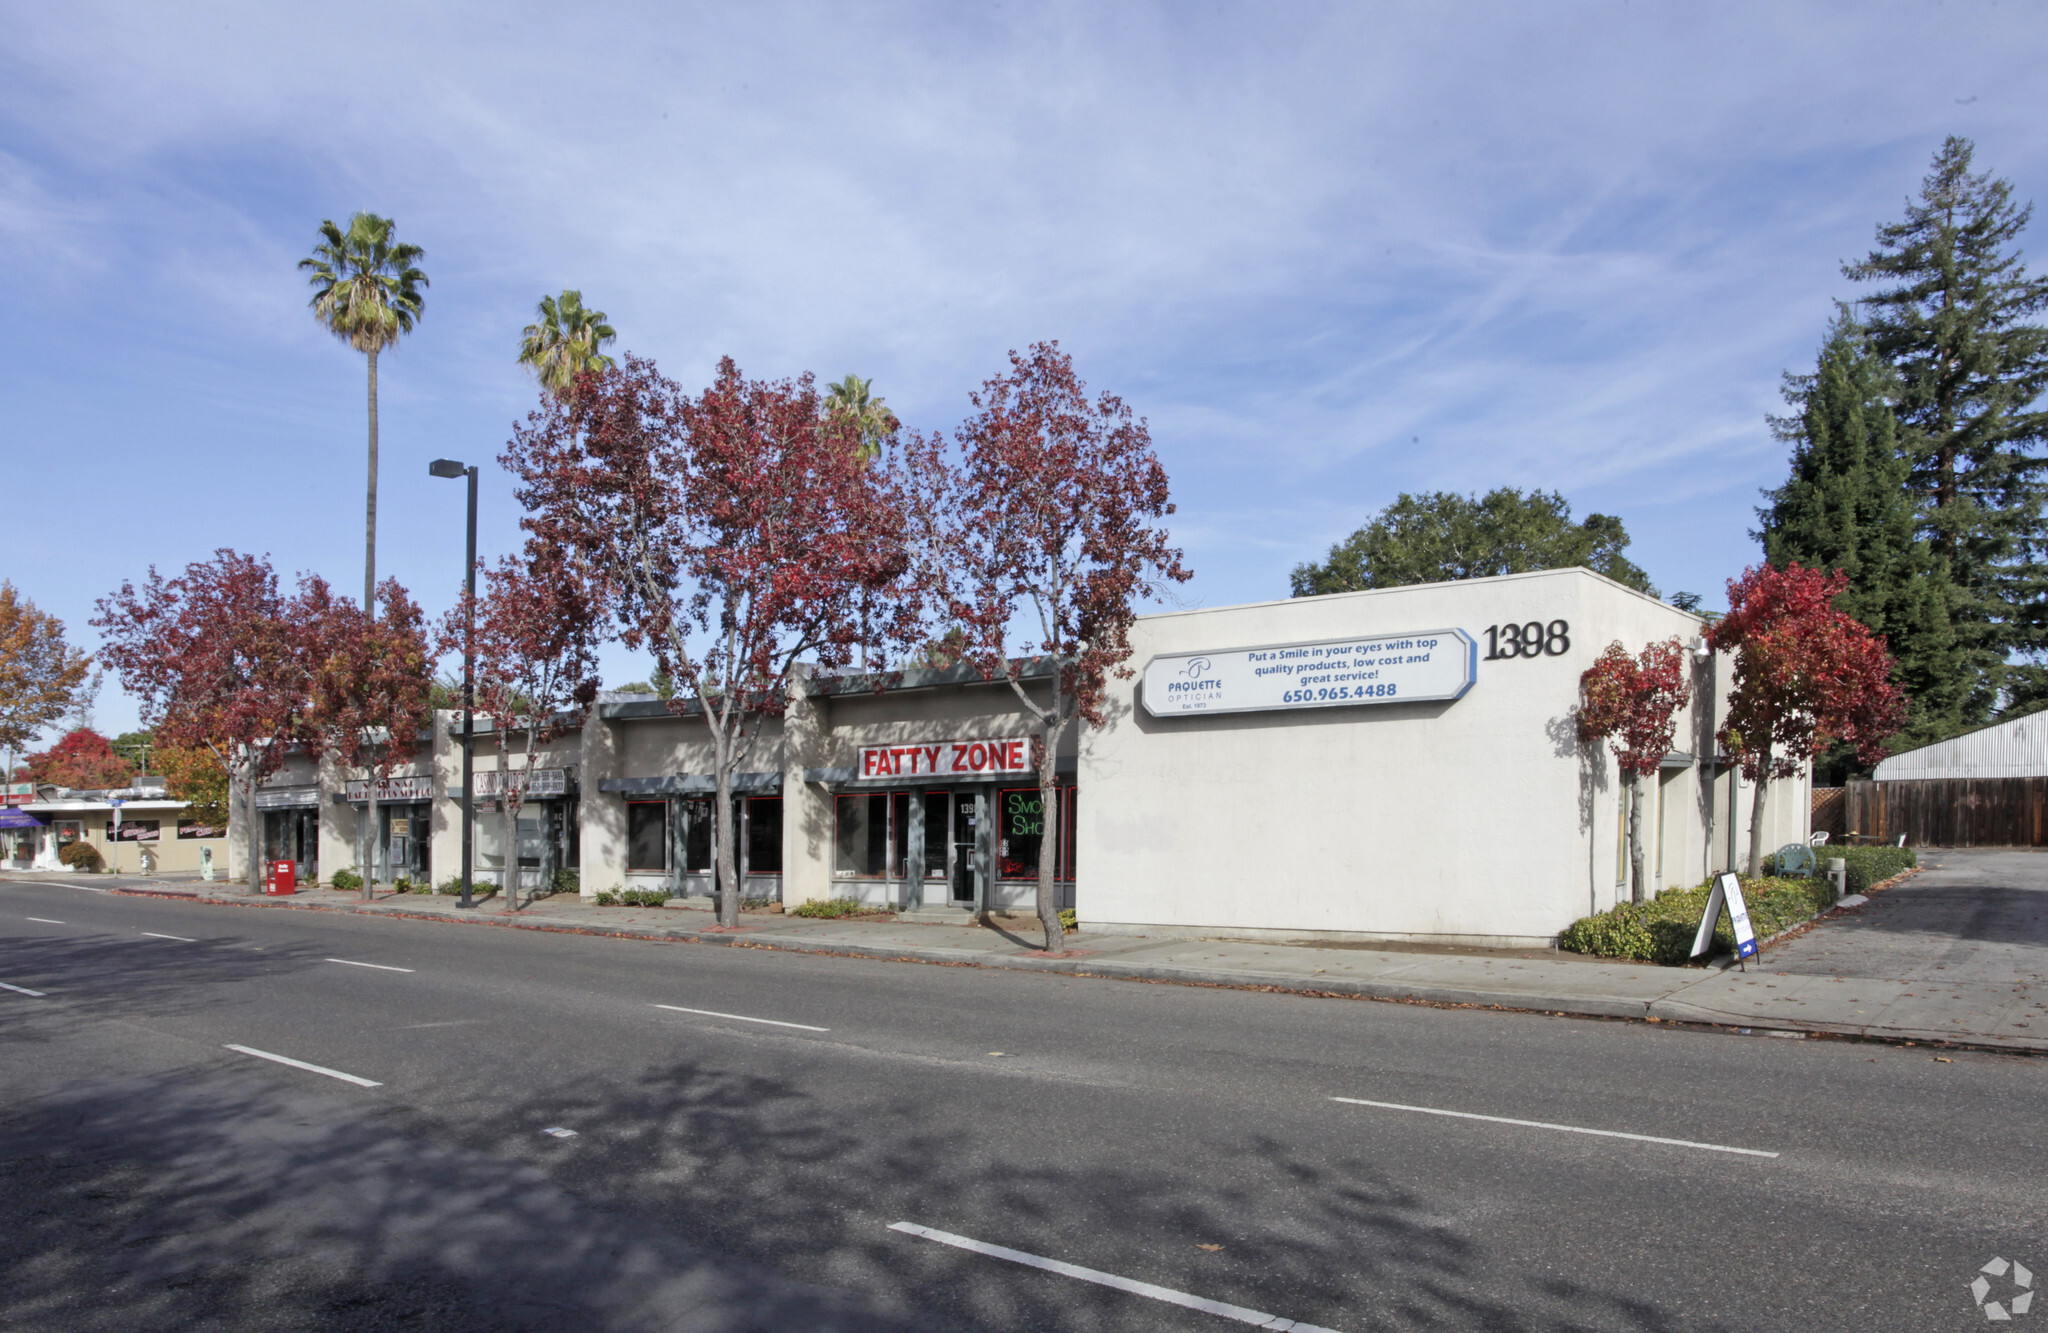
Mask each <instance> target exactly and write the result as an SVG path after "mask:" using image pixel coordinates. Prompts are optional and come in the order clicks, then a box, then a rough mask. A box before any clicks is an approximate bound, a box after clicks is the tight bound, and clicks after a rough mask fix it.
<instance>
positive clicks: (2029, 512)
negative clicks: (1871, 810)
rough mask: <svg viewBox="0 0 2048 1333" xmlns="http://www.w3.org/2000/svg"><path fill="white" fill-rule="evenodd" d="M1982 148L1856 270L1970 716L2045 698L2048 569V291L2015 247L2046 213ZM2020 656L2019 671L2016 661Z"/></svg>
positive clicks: (1960, 143)
mask: <svg viewBox="0 0 2048 1333" xmlns="http://www.w3.org/2000/svg"><path fill="white" fill-rule="evenodd" d="M1973 152H1974V145H1972V144H1971V142H1970V141H1969V140H1967V139H1961V138H1956V137H1953V136H1951V137H1950V138H1949V139H1948V141H1947V142H1946V143H1944V144H1943V145H1942V148H1941V151H1940V152H1938V153H1937V154H1935V157H1934V169H1933V170H1932V171H1931V172H1930V173H1929V174H1928V176H1927V177H1926V179H1925V180H1924V181H1923V182H1922V183H1921V187H1920V197H1919V198H1918V199H1917V200H1912V201H1909V202H1908V203H1907V205H1906V217H1905V220H1904V221H1903V222H1898V223H1893V224H1890V225H1887V226H1882V227H1879V228H1878V231H1877V245H1878V248H1877V249H1875V250H1873V251H1871V252H1870V255H1869V257H1868V258H1867V259H1865V260H1864V261H1863V262H1861V263H1858V264H1849V265H1846V266H1844V269H1843V272H1844V273H1845V274H1846V275H1847V276H1848V277H1850V278H1852V279H1854V280H1856V281H1858V282H1879V283H1888V284H1890V285H1889V286H1887V287H1885V288H1884V290H1882V291H1879V292H1877V293H1876V294H1874V295H1871V296H1867V297H1864V298H1863V299H1862V304H1863V306H1864V308H1865V310H1866V316H1865V319H1866V327H1867V333H1868V338H1869V342H1870V345H1871V347H1872V349H1873V350H1875V351H1876V353H1877V354H1878V355H1879V356H1881V357H1883V358H1884V359H1885V360H1886V361H1888V362H1889V363H1890V364H1891V366H1892V367H1893V369H1894V370H1895V372H1896V373H1897V375H1898V383H1899V387H1898V398H1897V414H1898V419H1899V422H1900V425H1901V426H1902V427H1903V430H1902V432H1901V436H1902V438H1901V446H1902V449H1903V451H1904V452H1905V454H1906V455H1907V457H1908V458H1909V459H1910V461H1911V464H1912V470H1911V485H1912V487H1913V489H1914V491H1915V493H1916V494H1917V495H1918V496H1919V497H1920V499H1921V502H1922V505H1923V523H1924V526H1925V531H1926V535H1927V537H1928V540H1929V544H1930V546H1931V548H1932V551H1933V554H1934V555H1935V556H1936V557H1937V558H1938V559H1940V560H1941V561H1942V562H1944V563H1945V564H1946V566H1947V569H1948V572H1949V575H1950V577H1951V579H1952V581H1953V584H1954V587H1953V592H1952V597H1951V604H1952V608H1953V612H1952V614H1953V621H1954V625H1955V635H1956V647H1957V653H1958V666H1959V669H1960V670H1961V671H1962V672H1963V674H1964V683H1965V689H1964V692H1963V699H1962V705H1961V710H1962V714H1961V715H1962V719H1963V721H1964V722H1965V723H1967V724H1970V725H1975V724H1978V723H1982V722H1984V721H1986V720H1988V719H1989V718H1990V717H1991V716H1992V714H1993V713H1994V712H1996V711H1999V710H2001V709H2012V708H2016V707H2018V708H2024V707H2028V706H2038V704H2039V701H2040V700H2042V699H2048V672H2044V670H2043V668H2042V667H2041V666H2039V665H2038V662H2039V660H2040V658H2041V657H2042V656H2043V654H2044V650H2048V615H2044V610H2043V601H2044V597H2048V577H2044V574H2048V571H2044V569H2043V567H2042V565H2041V564H2040V562H2039V560H2038V557H2039V555H2040V554H2041V552H2042V550H2043V547H2044V544H2048V532H2044V528H2043V519H2042V502H2043V499H2044V496H2048V487H2044V484H2043V473H2042V470H2043V468H2044V467H2048V457H2044V456H2043V452H2042V449H2043V445H2044V444H2048V412H2042V411H2039V410H2036V404H2037V400H2038V399H2039V398H2040V396H2041V393H2042V390H2043V389H2044V388H2048V328H2043V327H2042V326H2041V325H2040V324H2039V323H2036V322H2034V317H2035V316H2037V315H2039V314H2040V312H2041V311H2042V310H2044V309H2048V278H2035V277H2030V276H2029V275H2028V273H2027V271H2026V267H2025V265H2024V264H2022V263H2021V260H2020V253H2019V250H2018V248H2017V247H2016V245H2015V241H2016V240H2017V238H2018V236H2019V234H2020V232H2021V231H2023V230H2024V229H2025V228H2026V226H2027V223H2028V220H2029V219H2030V218H2031V216H2032V214H2033V208H2032V205H2017V204H2015V203H2013V201H2012V186H2011V184H2010V183H2009V182H2007V181H2003V180H1996V179H1994V178H1992V176H1991V175H1990V174H1989V173H1983V174H1975V175H1973V174H1972V173H1971V171H1970V162H1971V156H1972V154H1973ZM2016 659H2017V664H2016Z"/></svg>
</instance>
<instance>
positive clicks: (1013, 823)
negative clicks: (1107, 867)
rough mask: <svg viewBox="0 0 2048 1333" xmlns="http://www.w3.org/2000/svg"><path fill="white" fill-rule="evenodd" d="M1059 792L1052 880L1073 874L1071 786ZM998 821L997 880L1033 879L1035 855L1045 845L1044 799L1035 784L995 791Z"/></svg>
mask: <svg viewBox="0 0 2048 1333" xmlns="http://www.w3.org/2000/svg"><path fill="white" fill-rule="evenodd" d="M1058 791H1059V806H1060V810H1059V819H1060V829H1059V832H1060V836H1059V838H1058V839H1057V840H1056V843H1055V845H1056V846H1057V847H1058V848H1059V850H1060V852H1061V856H1060V859H1059V862H1058V863H1057V864H1056V865H1055V866H1054V868H1053V877H1054V878H1055V879H1063V880H1064V879H1072V878H1073V877H1074V788H1072V787H1061V788H1059V789H1058ZM996 799H997V801H998V803H999V804H998V805H997V807H996V809H997V811H998V812H999V815H1000V819H1001V822H1000V823H999V824H998V825H997V826H996V829H997V846H996V859H997V871H996V878H998V879H1037V878H1038V858H1039V855H1040V853H1041V851H1042V849H1043V848H1044V845H1045V798H1044V797H1043V795H1041V794H1040V792H1039V790H1038V788H1036V787H1013V788H1010V789H1008V790H1006V791H1001V792H998V793H996Z"/></svg>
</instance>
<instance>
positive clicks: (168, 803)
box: [0, 778, 227, 875]
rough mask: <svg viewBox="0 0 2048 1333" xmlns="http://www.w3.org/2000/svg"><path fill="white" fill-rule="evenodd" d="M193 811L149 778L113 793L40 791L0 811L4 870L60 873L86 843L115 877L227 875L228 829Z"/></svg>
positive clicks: (65, 789) (44, 788)
mask: <svg viewBox="0 0 2048 1333" xmlns="http://www.w3.org/2000/svg"><path fill="white" fill-rule="evenodd" d="M190 808H191V807H190V803H189V802H186V801H179V800H173V799H171V797H170V796H169V794H168V793H167V792H166V791H165V789H164V787H163V785H162V783H161V780H157V781H155V782H152V781H151V779H149V778H137V779H135V783H134V785H132V786H129V787H125V788H119V789H114V790H107V791H73V790H71V789H70V788H68V787H58V786H48V785H46V786H42V787H39V788H38V789H37V791H36V796H35V799H33V800H30V801H27V802H24V803H23V804H21V805H17V806H13V807H10V808H9V809H7V810H6V811H4V812H0V833H4V834H5V835H6V836H5V839H4V841H0V853H4V858H5V859H4V860H0V864H4V865H7V866H12V867H14V868H16V869H36V870H61V869H63V868H64V866H63V863H62V862H61V861H60V860H59V859H58V857H59V853H61V852H62V851H63V849H64V848H65V847H67V846H69V845H70V844H72V843H74V842H81V841H82V842H88V843H91V844H92V845H93V847H95V848H96V849H98V851H99V854H100V858H101V860H102V861H103V862H104V863H105V866H106V869H107V870H108V871H110V872H117V873H121V874H130V875H140V874H156V873H158V872H170V873H183V872H197V871H201V870H203V869H205V868H206V867H207V866H208V865H209V864H210V865H212V866H214V867H216V868H217V870H218V871H219V872H220V873H223V874H224V873H225V871H226V868H227V829H226V828H224V827H222V826H220V825H218V824H210V823H207V822H205V821H203V820H198V819H193V818H190V817H189V816H188V815H187V814H186V812H187V811H188V810H189V809H190ZM30 821H32V822H30Z"/></svg>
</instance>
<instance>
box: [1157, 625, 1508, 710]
mask: <svg viewBox="0 0 2048 1333" xmlns="http://www.w3.org/2000/svg"><path fill="white" fill-rule="evenodd" d="M1478 655H1479V647H1478V644H1477V643H1476V642H1475V641H1474V640H1473V638H1472V636H1471V635H1469V634H1467V633H1465V631H1463V630H1461V629H1432V630H1419V631H1416V632H1414V633H1410V634H1382V635H1378V636H1376V637H1372V638H1349V639H1325V640H1322V641H1320V642H1315V643H1283V644H1275V645H1273V646H1272V647H1269V648H1232V649H1229V650H1227V651H1223V652H1213V653H1175V654H1173V655H1172V656H1168V657H1155V658H1153V659H1152V660H1151V661H1150V662H1148V663H1146V664H1145V711H1146V712H1148V713H1150V714H1152V716H1154V717H1186V716H1188V715H1190V714H1194V713H1250V712H1258V711H1261V710H1265V709H1272V708H1343V707H1348V706H1351V705H1356V704H1396V703H1423V702H1428V701H1430V700H1441V699H1456V698H1459V697H1461V696H1463V695H1464V693H1465V691H1467V690H1469V689H1471V688H1472V679H1473V675H1474V673H1475V672H1476V671H1477V670H1478V666H1477V658H1478Z"/></svg>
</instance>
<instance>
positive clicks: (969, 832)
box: [949, 791, 974, 904]
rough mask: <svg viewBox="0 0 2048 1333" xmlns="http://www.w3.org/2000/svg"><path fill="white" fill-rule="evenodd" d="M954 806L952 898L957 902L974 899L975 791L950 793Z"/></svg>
mask: <svg viewBox="0 0 2048 1333" xmlns="http://www.w3.org/2000/svg"><path fill="white" fill-rule="evenodd" d="M949 799H950V800H951V802H952V806H953V857H952V867H951V868H952V876H951V879H952V886H953V892H952V899H953V901H954V902H956V903H969V904H971V903H972V902H973V901H974V793H973V792H971V791H956V792H952V793H950V794H949Z"/></svg>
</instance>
